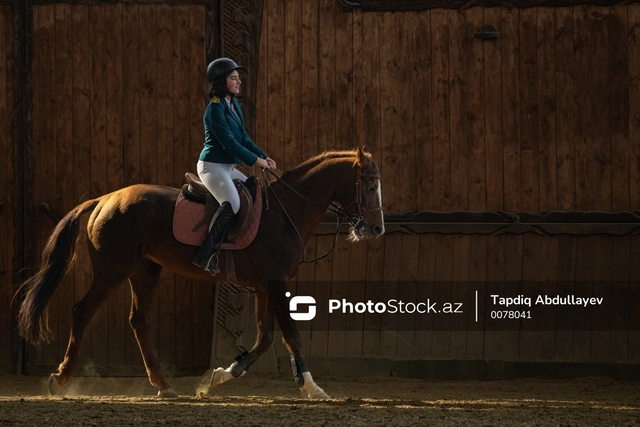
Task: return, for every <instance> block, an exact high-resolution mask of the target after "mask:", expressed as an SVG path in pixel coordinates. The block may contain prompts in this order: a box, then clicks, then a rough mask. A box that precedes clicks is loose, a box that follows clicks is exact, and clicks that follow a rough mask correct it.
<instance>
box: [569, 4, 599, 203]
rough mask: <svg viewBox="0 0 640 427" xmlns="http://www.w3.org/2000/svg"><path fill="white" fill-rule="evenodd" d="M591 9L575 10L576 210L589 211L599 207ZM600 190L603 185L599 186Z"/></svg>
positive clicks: (578, 8)
mask: <svg viewBox="0 0 640 427" xmlns="http://www.w3.org/2000/svg"><path fill="white" fill-rule="evenodd" d="M590 12H591V11H590V8H589V7H588V6H579V7H576V8H575V10H574V20H575V33H574V53H575V60H574V73H575V80H574V86H575V90H574V95H575V98H574V103H575V104H574V105H576V106H579V113H578V114H576V116H575V156H576V208H577V209H578V210H589V209H593V208H594V207H595V197H594V189H595V188H596V184H595V183H594V182H593V180H594V178H595V177H594V176H592V174H591V168H592V163H593V161H594V160H595V159H593V158H591V157H590V153H592V152H593V151H592V149H591V146H592V145H593V139H592V134H591V119H592V116H593V114H592V109H593V105H592V103H591V96H592V94H593V87H592V78H593V77H594V76H593V73H592V71H591V68H590V67H591V64H590V61H589V55H590V53H591V52H592V49H593V46H592V42H593V39H594V38H595V37H593V36H592V33H591V31H592V30H593V28H592V25H591V24H592V20H591V13H590ZM597 187H599V185H598V186H597Z"/></svg>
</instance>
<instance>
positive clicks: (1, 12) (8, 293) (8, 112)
mask: <svg viewBox="0 0 640 427" xmlns="http://www.w3.org/2000/svg"><path fill="white" fill-rule="evenodd" d="M10 40H13V34H12V13H11V8H10V7H8V6H2V7H0V117H2V118H1V119H0V138H2V140H3V141H7V143H5V144H2V148H0V157H1V158H2V159H3V161H2V165H1V166H0V169H1V170H0V186H2V188H3V189H6V191H5V190H3V192H2V193H1V194H2V195H1V196H0V202H1V203H2V205H3V206H2V207H0V218H2V221H0V283H4V284H5V286H3V287H2V289H1V290H0V307H6V308H7V309H4V310H2V313H0V337H2V339H3V342H4V343H10V342H11V339H12V335H13V333H12V328H11V324H12V310H10V309H8V308H9V307H11V298H12V296H13V295H12V293H13V287H12V286H11V284H12V283H13V279H12V278H13V271H12V263H13V256H14V254H13V244H14V239H15V231H14V230H13V227H12V223H13V221H12V220H11V218H13V217H14V212H13V203H14V200H13V193H12V191H11V189H13V188H14V185H15V184H14V182H15V181H14V180H15V178H14V174H15V172H14V166H13V159H14V148H15V147H14V145H15V142H14V137H13V132H12V130H13V127H12V123H13V118H14V114H19V113H12V108H13V105H14V104H13V102H14V96H13V93H14V92H13V89H14V85H15V84H16V82H15V79H14V78H13V74H12V71H11V66H10V65H11V64H12V62H13V61H14V58H13V57H12V53H11V52H12V47H11V43H10ZM9 141H12V142H11V143H10V142H9ZM13 366H14V359H13V357H12V349H11V345H4V346H3V350H1V351H0V372H2V373H15V369H12V368H13Z"/></svg>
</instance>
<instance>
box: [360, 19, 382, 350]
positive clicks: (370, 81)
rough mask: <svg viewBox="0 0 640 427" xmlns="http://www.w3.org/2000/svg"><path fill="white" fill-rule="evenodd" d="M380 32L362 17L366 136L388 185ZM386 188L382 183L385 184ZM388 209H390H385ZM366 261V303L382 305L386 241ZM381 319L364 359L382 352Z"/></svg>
mask: <svg viewBox="0 0 640 427" xmlns="http://www.w3.org/2000/svg"><path fill="white" fill-rule="evenodd" d="M379 37H380V32H379V27H378V16H377V14H373V13H364V14H363V17H362V56H363V61H362V78H363V80H364V83H363V85H364V89H363V90H364V93H363V115H364V117H366V118H367V119H366V120H365V121H364V134H365V135H367V148H368V150H369V151H370V152H371V153H372V155H373V157H374V159H375V161H376V162H377V164H378V167H380V168H381V176H382V177H381V180H382V182H384V181H386V179H387V174H385V171H384V170H383V169H382V167H383V164H382V156H383V154H382V129H381V120H380V111H381V95H380V68H379V66H378V64H380V49H379V46H380V45H379V43H380V40H379ZM381 184H382V183H381ZM382 185H383V195H382V197H383V203H386V194H385V193H384V184H382ZM385 209H387V208H386V207H385ZM366 245H367V249H366V251H367V252H366V257H367V266H366V282H365V288H364V289H363V290H362V292H363V293H364V300H369V299H370V300H372V301H379V300H380V288H381V284H380V282H382V279H383V274H384V254H385V239H377V240H374V241H367V244H366ZM378 319H379V316H374V315H365V316H364V318H363V327H362V330H363V332H362V356H364V357H371V356H377V355H378V353H379V348H380V327H379V323H378V322H377V320H378Z"/></svg>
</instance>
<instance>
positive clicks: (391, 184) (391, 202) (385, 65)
mask: <svg viewBox="0 0 640 427" xmlns="http://www.w3.org/2000/svg"><path fill="white" fill-rule="evenodd" d="M388 28H398V25H397V16H396V14H392V13H384V14H382V15H379V16H378V30H379V31H381V33H380V36H381V37H380V123H381V140H382V151H381V154H382V170H383V172H384V171H391V170H393V171H394V173H393V174H390V173H386V174H385V176H384V180H383V181H382V192H383V194H384V195H385V199H384V204H385V209H387V210H388V211H401V210H402V207H401V204H402V193H400V192H399V191H397V190H398V189H400V188H402V187H403V183H402V181H401V178H400V177H399V175H398V173H395V172H397V165H398V164H399V163H398V157H397V156H398V155H397V153H398V151H397V150H398V148H399V146H400V143H401V142H400V132H399V126H401V124H400V120H399V118H398V102H401V100H400V95H399V94H398V85H397V84H396V79H397V77H398V73H399V66H400V63H399V61H400V57H399V54H398V51H399V49H400V45H399V36H398V35H397V32H394V33H387V32H386V29H388ZM383 34H385V36H384V37H383V36H382V35H383ZM402 101H405V100H402ZM385 245H386V248H385V257H384V263H385V269H384V276H383V277H384V282H385V283H384V286H383V287H382V299H381V301H386V300H388V299H390V298H397V295H398V294H397V290H398V284H397V280H398V279H399V277H400V275H399V266H400V262H401V260H402V258H401V256H402V250H401V247H402V236H400V235H388V236H386V238H385ZM382 319H383V322H384V329H383V330H382V331H381V334H380V353H379V355H380V356H385V357H395V354H396V348H397V342H398V336H397V324H398V323H397V321H398V319H397V315H383V316H382Z"/></svg>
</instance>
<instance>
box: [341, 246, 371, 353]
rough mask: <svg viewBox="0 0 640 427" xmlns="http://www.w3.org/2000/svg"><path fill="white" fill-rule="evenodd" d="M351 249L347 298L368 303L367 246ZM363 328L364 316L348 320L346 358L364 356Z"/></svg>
mask: <svg viewBox="0 0 640 427" xmlns="http://www.w3.org/2000/svg"><path fill="white" fill-rule="evenodd" d="M349 249H350V250H349V278H348V280H349V281H348V282H347V283H345V284H344V286H345V287H346V288H347V289H346V297H347V300H349V301H366V300H365V290H366V287H365V284H366V278H367V245H366V243H364V242H359V243H356V244H353V245H351V246H350V248H349ZM363 328H364V317H363V316H357V317H353V318H350V319H347V321H346V323H345V329H346V334H345V339H346V342H345V351H344V353H345V355H346V356H348V357H360V356H362V342H363V337H364V331H363Z"/></svg>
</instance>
